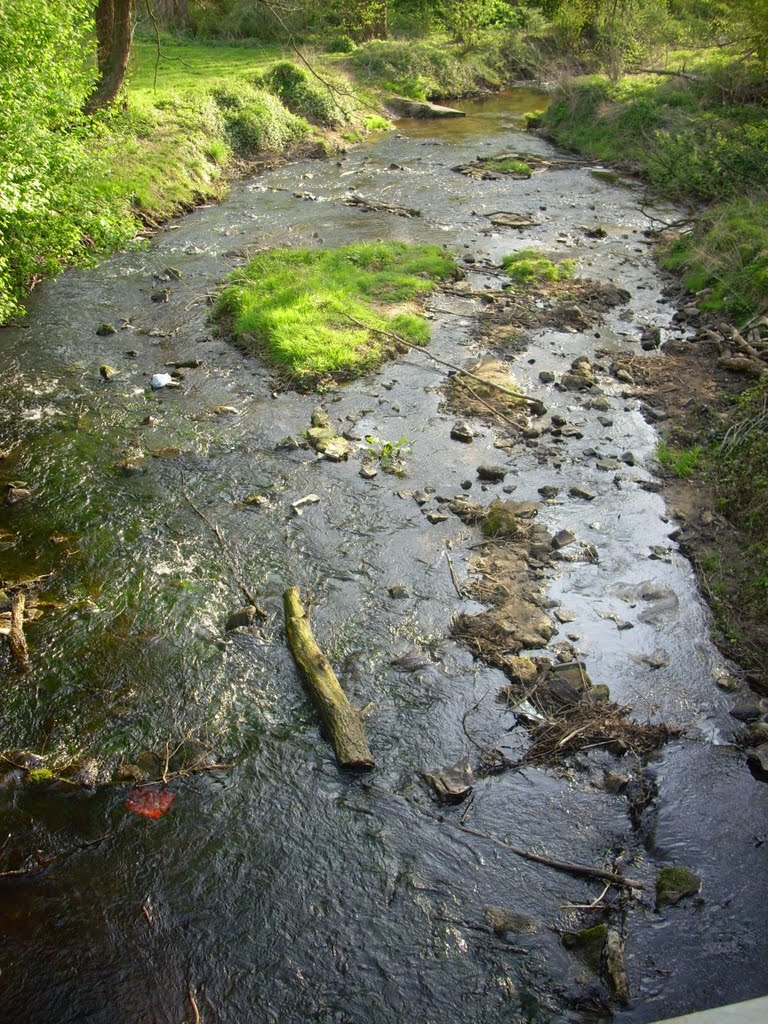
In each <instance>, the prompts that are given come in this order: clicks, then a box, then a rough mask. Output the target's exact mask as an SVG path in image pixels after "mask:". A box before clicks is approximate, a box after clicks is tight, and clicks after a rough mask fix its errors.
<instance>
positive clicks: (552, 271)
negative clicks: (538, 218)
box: [501, 249, 576, 284]
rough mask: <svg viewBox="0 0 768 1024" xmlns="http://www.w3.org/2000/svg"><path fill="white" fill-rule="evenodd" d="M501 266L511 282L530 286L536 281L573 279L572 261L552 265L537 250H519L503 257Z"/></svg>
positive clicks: (550, 261)
mask: <svg viewBox="0 0 768 1024" xmlns="http://www.w3.org/2000/svg"><path fill="white" fill-rule="evenodd" d="M501 265H502V266H503V268H504V270H505V271H506V272H507V274H508V275H509V276H510V277H511V278H512V280H513V281H515V282H517V283H518V284H531V283H533V282H537V281H565V280H568V279H570V278H572V277H573V271H574V268H575V266H576V264H575V262H574V261H573V260H561V261H560V262H559V263H553V262H552V260H550V259H548V258H547V257H546V256H542V254H541V253H540V252H539V251H538V250H537V249H521V250H520V251H519V252H513V253H510V254H509V255H508V256H505V257H504V258H503V259H502V261H501Z"/></svg>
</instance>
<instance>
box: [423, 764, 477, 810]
mask: <svg viewBox="0 0 768 1024" xmlns="http://www.w3.org/2000/svg"><path fill="white" fill-rule="evenodd" d="M424 778H425V779H426V781H427V782H428V783H429V785H430V786H431V787H432V790H433V792H434V794H435V796H436V797H437V799H438V800H440V801H441V802H442V803H449V804H458V803H461V801H462V800H464V799H466V797H468V796H469V794H470V792H471V791H472V779H473V774H472V768H471V766H470V764H469V761H468V760H467V758H466V757H462V758H461V760H460V761H457V762H456V764H452V765H450V766H449V767H448V768H441V769H440V770H439V771H435V772H424Z"/></svg>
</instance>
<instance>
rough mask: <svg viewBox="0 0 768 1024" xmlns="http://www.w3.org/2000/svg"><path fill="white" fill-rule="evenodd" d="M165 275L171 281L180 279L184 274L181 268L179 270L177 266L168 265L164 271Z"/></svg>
mask: <svg viewBox="0 0 768 1024" xmlns="http://www.w3.org/2000/svg"><path fill="white" fill-rule="evenodd" d="M163 277H164V278H167V279H168V280H169V281H180V280H181V279H182V277H184V275H183V274H182V272H181V271H180V270H177V269H176V267H166V268H165V270H164V271H163Z"/></svg>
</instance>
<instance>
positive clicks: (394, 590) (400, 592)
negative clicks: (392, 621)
mask: <svg viewBox="0 0 768 1024" xmlns="http://www.w3.org/2000/svg"><path fill="white" fill-rule="evenodd" d="M387 593H388V594H389V596H390V597H391V598H392V600H393V601H403V600H405V598H407V597H410V594H409V593H408V591H407V590H406V588H405V587H404V586H403V585H402V583H395V584H393V585H392V586H391V587H389V588H388V590H387Z"/></svg>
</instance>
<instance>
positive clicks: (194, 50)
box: [128, 41, 290, 103]
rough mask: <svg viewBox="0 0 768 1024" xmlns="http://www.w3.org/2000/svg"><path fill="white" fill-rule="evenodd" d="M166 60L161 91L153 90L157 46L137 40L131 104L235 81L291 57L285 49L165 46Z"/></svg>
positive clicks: (161, 72)
mask: <svg viewBox="0 0 768 1024" xmlns="http://www.w3.org/2000/svg"><path fill="white" fill-rule="evenodd" d="M162 52H163V54H165V55H166V57H167V58H169V59H165V60H161V61H160V65H159V67H158V73H157V91H155V90H154V88H153V82H154V74H155V57H156V49H155V44H154V43H150V42H145V41H137V42H135V43H134V45H133V49H132V51H131V63H130V67H129V70H128V88H129V98H130V100H131V101H136V102H139V103H147V102H150V103H151V102H152V101H153V99H155V98H158V97H162V95H163V94H166V95H167V94H168V93H178V92H184V91H186V90H188V89H205V88H207V87H208V86H210V85H212V84H214V83H216V82H222V83H224V82H229V83H231V82H233V81H236V80H237V79H238V78H244V77H252V76H253V75H254V74H256V73H257V72H261V71H265V70H266V69H267V68H268V67H269V66H270V64H273V63H274V62H275V61H278V60H281V59H283V58H285V57H286V56H288V54H289V52H290V51H289V49H288V47H285V46H267V45H263V46H254V47H250V46H248V47H246V46H211V45H204V44H201V43H196V44H189V45H184V46H179V45H175V44H173V43H169V44H166V43H163V46H162Z"/></svg>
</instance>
